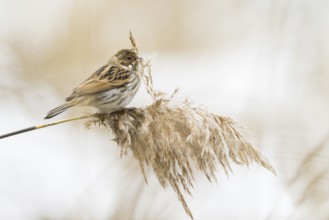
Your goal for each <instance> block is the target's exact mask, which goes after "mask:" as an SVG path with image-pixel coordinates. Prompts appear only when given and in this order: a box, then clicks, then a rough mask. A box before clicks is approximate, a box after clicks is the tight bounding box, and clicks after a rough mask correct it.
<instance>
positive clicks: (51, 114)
mask: <svg viewBox="0 0 329 220" xmlns="http://www.w3.org/2000/svg"><path fill="white" fill-rule="evenodd" d="M72 106H73V104H72V103H65V104H63V105H60V106H58V107H57V108H54V109H52V110H50V111H49V112H48V113H47V115H46V117H45V118H44V119H49V118H52V117H54V116H56V115H58V114H60V113H62V112H64V111H66V110H67V109H68V108H71V107H72Z"/></svg>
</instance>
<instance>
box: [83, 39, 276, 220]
mask: <svg viewBox="0 0 329 220" xmlns="http://www.w3.org/2000/svg"><path fill="white" fill-rule="evenodd" d="M130 39H131V42H132V45H133V48H137V47H136V43H135V40H134V38H133V36H132V34H131V33H130ZM136 51H137V49H136ZM141 66H142V68H141V71H140V75H141V77H142V78H143V81H144V84H145V86H146V88H147V92H148V93H149V94H150V95H151V97H152V98H153V103H152V104H151V105H149V106H146V107H143V108H126V109H122V110H120V111H117V112H114V113H111V114H95V115H94V116H93V118H91V119H89V121H87V123H86V126H87V127H90V126H91V125H93V124H94V125H95V124H97V125H100V126H104V127H106V128H108V129H109V130H110V131H111V132H112V133H113V135H114V136H115V141H116V143H117V144H118V146H119V147H120V150H121V156H124V155H127V154H128V153H132V155H133V157H134V158H135V159H136V160H137V161H138V163H139V166H140V168H141V171H142V173H143V175H144V178H145V181H146V182H147V176H146V172H145V170H146V169H147V168H148V167H150V168H151V169H152V170H153V171H154V173H155V175H156V176H157V178H158V180H159V182H160V184H161V186H162V187H163V188H166V187H167V186H171V187H172V188H173V189H174V191H175V192H176V194H177V196H178V199H179V201H180V202H181V204H182V205H183V207H184V209H185V212H186V213H187V214H188V215H189V216H190V218H191V219H193V216H192V212H191V210H190V209H189V208H188V206H187V203H186V201H185V199H184V196H183V192H186V193H188V194H190V195H191V191H190V189H191V187H193V184H194V171H195V170H196V169H197V170H198V171H200V172H201V173H203V174H204V175H205V176H206V177H207V178H208V180H209V181H211V182H212V181H216V174H217V168H218V167H222V169H223V170H224V171H225V173H226V174H227V175H228V174H229V173H230V172H232V169H231V167H232V164H238V165H245V166H249V165H250V164H251V163H252V162H256V163H257V164H259V165H260V166H263V167H264V168H266V169H268V170H269V171H271V172H273V173H275V170H274V168H273V167H272V166H271V165H270V163H269V162H268V161H267V160H266V159H265V158H264V157H263V156H262V155H261V154H260V152H259V151H258V150H256V149H255V148H254V147H253V145H252V144H251V143H250V142H249V141H248V140H247V139H246V138H245V137H244V136H243V135H242V134H241V132H240V131H239V126H238V125H237V123H236V122H235V121H234V120H233V119H231V118H228V117H223V116H219V115H216V114H212V113H209V112H208V111H206V110H205V109H202V108H197V107H193V106H192V105H191V104H190V103H189V102H183V103H181V104H179V105H174V104H172V103H171V102H170V100H171V99H172V97H171V98H169V99H167V98H165V95H164V94H163V93H156V92H154V89H153V82H152V77H151V68H150V63H149V62H144V61H143V63H141ZM175 92H176V91H175ZM195 168H196V169H195Z"/></svg>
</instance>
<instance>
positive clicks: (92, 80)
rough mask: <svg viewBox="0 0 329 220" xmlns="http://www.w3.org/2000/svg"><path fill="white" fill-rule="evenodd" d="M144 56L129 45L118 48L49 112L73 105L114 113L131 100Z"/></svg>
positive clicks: (58, 112) (53, 112) (52, 113)
mask: <svg viewBox="0 0 329 220" xmlns="http://www.w3.org/2000/svg"><path fill="white" fill-rule="evenodd" d="M140 60H141V58H139V57H138V56H137V54H136V53H135V52H134V51H132V50H130V49H123V50H120V51H118V52H117V53H116V54H115V55H114V56H113V57H112V58H111V59H110V60H109V61H108V63H107V64H105V65H104V66H102V67H101V68H100V69H98V70H97V71H96V72H95V73H94V74H92V75H91V76H90V77H89V78H88V79H87V80H86V81H84V82H83V83H82V84H80V85H79V86H78V87H76V88H75V89H73V92H72V94H71V95H70V96H69V97H67V98H66V103H65V104H63V105H61V106H58V107H57V108H54V109H53V110H51V111H49V112H48V113H47V116H46V117H45V119H48V118H52V117H54V116H56V115H58V114H60V113H62V112H64V111H66V110H67V109H68V108H71V107H73V106H92V107H95V108H97V109H98V110H99V111H100V112H103V113H111V112H114V111H117V110H119V109H121V108H123V107H125V106H126V105H128V104H129V103H130V101H131V100H132V98H133V97H134V95H135V94H136V92H137V90H138V88H139V86H140V77H139V75H137V71H138V69H137V68H138V65H139V63H140Z"/></svg>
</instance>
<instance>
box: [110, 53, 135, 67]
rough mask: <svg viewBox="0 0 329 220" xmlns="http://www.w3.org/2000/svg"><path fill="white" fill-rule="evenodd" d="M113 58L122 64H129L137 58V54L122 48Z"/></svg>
mask: <svg viewBox="0 0 329 220" xmlns="http://www.w3.org/2000/svg"><path fill="white" fill-rule="evenodd" d="M114 58H115V59H116V61H117V62H118V63H119V64H121V65H123V66H129V65H131V64H133V63H134V62H135V61H136V60H138V59H139V58H138V56H137V54H136V53H135V52H134V51H132V50H129V49H123V50H119V51H118V52H117V53H116V54H115V55H114Z"/></svg>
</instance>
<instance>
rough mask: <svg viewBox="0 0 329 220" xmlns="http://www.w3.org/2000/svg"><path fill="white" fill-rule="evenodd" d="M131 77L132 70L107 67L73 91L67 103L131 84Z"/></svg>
mask: <svg viewBox="0 0 329 220" xmlns="http://www.w3.org/2000/svg"><path fill="white" fill-rule="evenodd" d="M130 75H131V70H129V69H124V68H121V67H118V66H112V65H105V66H103V67H101V68H100V69H99V70H97V71H96V72H95V73H94V74H92V75H91V76H90V77H89V78H88V79H87V80H86V81H84V82H83V83H82V84H80V85H79V86H78V87H76V88H75V89H73V93H72V94H71V95H70V96H69V97H67V98H66V101H71V100H72V99H73V98H74V97H77V96H81V95H86V94H91V93H96V92H101V91H105V90H110V89H113V88H117V87H121V86H123V85H125V84H127V83H129V82H130Z"/></svg>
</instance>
